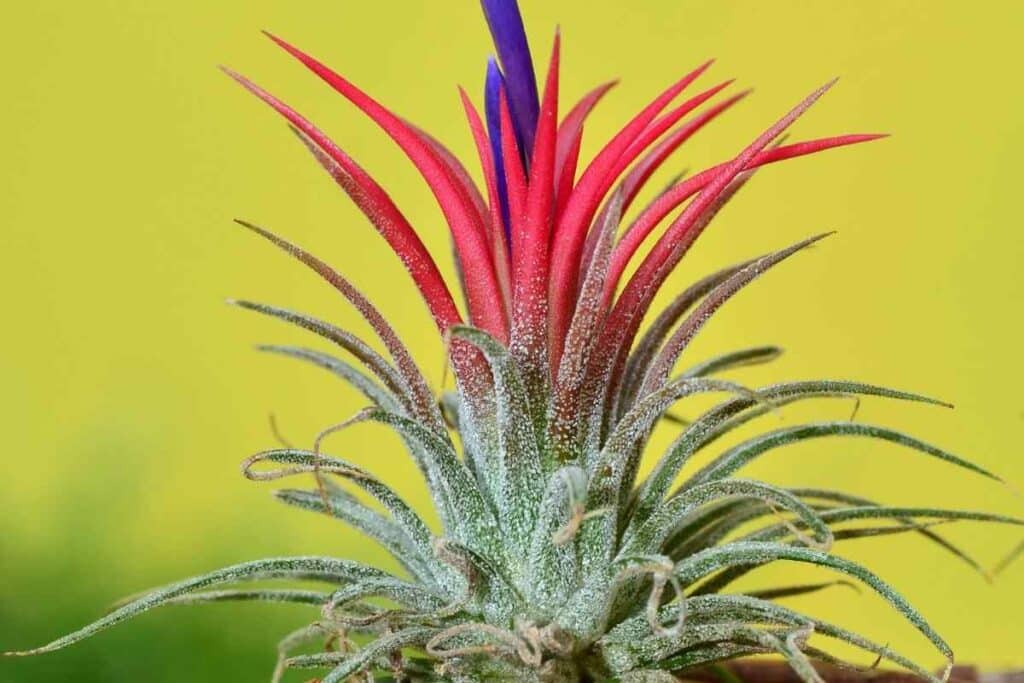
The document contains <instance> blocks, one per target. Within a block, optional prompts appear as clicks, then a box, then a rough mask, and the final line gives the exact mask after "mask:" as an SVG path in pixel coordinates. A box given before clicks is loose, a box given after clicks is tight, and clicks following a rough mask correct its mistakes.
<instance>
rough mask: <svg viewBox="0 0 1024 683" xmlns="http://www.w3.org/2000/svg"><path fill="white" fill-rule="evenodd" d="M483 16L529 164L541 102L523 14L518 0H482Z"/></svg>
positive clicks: (524, 163)
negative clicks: (503, 77) (503, 75)
mask: <svg viewBox="0 0 1024 683" xmlns="http://www.w3.org/2000/svg"><path fill="white" fill-rule="evenodd" d="M480 4H481V5H482V6H483V9H484V16H485V17H487V24H488V26H489V27H490V29H491V37H492V38H493V40H494V47H495V49H497V51H498V59H499V60H501V66H502V69H503V71H504V74H505V83H506V87H507V88H508V102H509V109H511V110H512V119H513V121H514V122H515V126H516V139H517V141H518V142H519V149H520V150H522V155H523V157H524V158H523V165H524V167H528V166H529V161H530V154H531V152H532V151H533V138H534V135H535V134H536V132H537V117H538V116H539V112H540V102H539V98H538V95H537V77H536V75H535V74H534V71H533V58H532V57H531V55H530V44H529V42H528V41H527V40H526V29H525V28H523V16H522V14H520V12H519V3H518V2H517V1H516V0H481V2H480Z"/></svg>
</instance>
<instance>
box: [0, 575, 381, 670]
mask: <svg viewBox="0 0 1024 683" xmlns="http://www.w3.org/2000/svg"><path fill="white" fill-rule="evenodd" d="M388 576H389V575H388V574H387V573H385V572H383V571H381V570H380V569H376V568H374V567H368V566H366V565H362V564H358V563H356V562H351V561H349V560H338V559H334V558H329V557H284V558H273V559H267V560H256V561H254V562H246V563H243V564H237V565H233V566H231V567H225V568H224V569H218V570H217V571H214V572H210V573H209V574H203V575H202V576H197V577H194V578H191V579H186V580H184V581H180V582H178V583H174V584H171V585H170V586H167V587H165V588H160V589H157V590H154V591H153V592H151V593H149V594H147V595H145V596H143V597H141V598H138V599H137V600H133V601H132V602H130V603H128V604H127V605H124V606H123V607H120V608H118V609H116V610H114V611H113V612H111V613H110V614H107V615H106V616H104V617H103V618H102V619H98V620H97V621H94V622H93V623H92V624H89V625H88V626H86V627H84V628H82V629H79V630H78V631H75V632H74V633H71V634H69V635H66V636H64V637H63V638H58V639H57V640H55V641H53V642H52V643H49V644H47V645H44V646H42V647H38V648H35V649H33V650H28V651H24V652H10V653H7V654H9V655H15V656H25V655H36V654H42V653H44V652H53V651H54V650H60V649H62V648H65V647H67V646H69V645H72V644H74V643H77V642H79V641H81V640H84V639H85V638H88V637H90V636H92V635H94V634H96V633H98V632H100V631H102V630H104V629H107V628H110V627H111V626H114V625H116V624H119V623H121V622H123V621H126V620H127V619H130V618H132V617H134V616H137V615H139V614H142V613H143V612H146V611H148V610H151V609H153V608H154V607H160V606H161V605H165V604H167V603H169V602H171V601H172V600H175V599H177V598H179V597H181V596H183V595H187V594H189V593H192V592H194V591H198V590H202V589H204V588H210V587H211V586H218V585H223V584H227V583H237V582H239V581H260V580H265V579H294V580H306V581H323V582H326V583H337V584H346V583H349V582H351V581H359V580H363V579H369V578H385V577H388Z"/></svg>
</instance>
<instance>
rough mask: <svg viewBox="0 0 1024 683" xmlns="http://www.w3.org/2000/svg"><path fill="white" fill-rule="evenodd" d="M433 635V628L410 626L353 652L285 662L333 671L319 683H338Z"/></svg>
mask: <svg viewBox="0 0 1024 683" xmlns="http://www.w3.org/2000/svg"><path fill="white" fill-rule="evenodd" d="M434 633H436V629H431V628H425V627H414V628H407V629H402V630H401V631H396V632H395V633H389V634H386V635H383V636H381V637H379V638H377V639H376V640H373V641H371V642H370V643H368V644H367V645H366V646H365V647H364V648H362V649H361V650H358V651H357V652H353V653H342V652H325V653H319V654H314V655H299V656H297V657H291V658H289V659H288V660H287V662H286V665H287V667H288V668H315V669H323V668H328V667H331V666H333V667H334V668H333V669H332V670H331V672H330V673H328V674H327V675H326V676H324V677H323V678H322V679H321V683H341V682H342V681H344V680H346V679H347V678H348V677H349V676H352V675H354V674H356V673H359V672H360V671H363V670H366V669H370V668H372V667H374V666H375V665H376V662H377V660H378V659H380V658H382V657H386V656H387V655H390V654H391V653H394V652H399V651H400V650H402V649H403V648H406V647H415V646H420V645H423V644H424V643H426V642H427V641H428V640H429V639H430V637H431V636H432V635H433V634H434Z"/></svg>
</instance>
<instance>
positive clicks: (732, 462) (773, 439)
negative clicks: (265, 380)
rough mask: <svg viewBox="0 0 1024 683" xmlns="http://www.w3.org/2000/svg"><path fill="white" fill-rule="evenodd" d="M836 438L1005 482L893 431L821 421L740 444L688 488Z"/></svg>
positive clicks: (965, 462)
mask: <svg viewBox="0 0 1024 683" xmlns="http://www.w3.org/2000/svg"><path fill="white" fill-rule="evenodd" d="M832 436H860V437H867V438H871V439H878V440H880V441H889V442H891V443H895V444H899V445H901V446H905V447H907V448H911V449H914V450H917V451H920V452H922V453H924V454H926V455H930V456H932V457H934V458H938V459H939V460H943V461H945V462H948V463H951V464H953V465H956V466H957V467H962V468H964V469H966V470H970V471H972V472H975V473H977V474H980V475H982V476H984V477H988V478H989V479H993V480H995V481H1002V480H1001V479H999V477H997V476H996V475H994V474H992V473H991V472H989V471H988V470H985V469H983V468H981V467H979V466H978V465H975V464H973V463H971V462H968V461H967V460H964V459H962V458H959V457H957V456H955V455H953V454H952V453H947V452H946V451H944V450H942V449H940V448H936V447H935V446H931V445H929V444H927V443H925V442H923V441H920V440H918V439H915V438H913V437H911V436H908V435H906V434H903V433H902V432H898V431H896V430H893V429H888V428H885V427H876V426H872V425H866V424H861V423H859V422H818V423H812V424H804V425H798V426H796V427H787V428H785V429H779V430H776V431H774V432H769V433H767V434H763V435H761V436H759V437H756V438H754V439H751V440H750V441H746V442H744V443H742V444H739V445H738V446H735V447H733V448H731V449H729V450H728V451H726V452H725V453H723V454H722V455H721V456H719V457H718V458H716V459H715V460H714V461H712V462H711V463H710V464H708V465H707V466H705V467H704V468H703V469H701V470H700V471H699V472H697V473H696V474H695V475H694V476H693V477H692V478H691V479H690V480H689V481H688V482H687V483H686V487H690V486H694V485H696V484H699V483H703V482H705V481H710V480H714V479H722V478H724V477H728V476H729V475H731V474H732V473H733V472H735V471H736V470H738V469H740V468H741V467H743V466H744V465H746V464H747V463H749V462H750V461H752V460H754V459H755V458H757V457H758V456H760V455H762V454H763V453H766V452H767V451H769V450H772V449H773V448H777V447H779V446H786V445H789V444H792V443H797V442H800V441H805V440H807V439H816V438H822V437H832Z"/></svg>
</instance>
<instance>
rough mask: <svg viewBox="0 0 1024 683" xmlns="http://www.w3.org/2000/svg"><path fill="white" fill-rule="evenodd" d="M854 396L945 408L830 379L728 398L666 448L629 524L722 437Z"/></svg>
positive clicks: (914, 397) (644, 514)
mask: <svg viewBox="0 0 1024 683" xmlns="http://www.w3.org/2000/svg"><path fill="white" fill-rule="evenodd" d="M855 395H856V396H879V397H884V398H891V399H898V400H904V401H915V402H920V403H931V404H936V405H945V404H942V403H941V402H939V401H935V400H934V399H930V398H926V397H924V396H919V395H917V394H910V393H907V392H902V391H896V390H894V389H887V388H885V387H879V386H875V385H871V384H864V383H861V382H843V381H831V380H821V381H807V382H787V383H784V384H777V385H774V386H769V387H765V388H763V389H760V390H759V391H758V392H757V396H756V397H742V396H741V397H738V398H734V399H730V400H729V401H726V402H724V403H721V404H719V405H718V406H715V407H714V408H712V409H711V410H709V411H708V412H707V413H705V414H704V415H702V416H701V417H700V418H698V419H697V420H695V421H694V422H693V424H691V425H690V426H689V427H687V428H686V430H684V431H683V433H682V434H681V435H680V436H679V438H677V439H676V440H675V441H674V442H673V443H672V445H671V446H669V449H668V451H667V452H666V453H665V455H664V456H662V457H661V458H660V459H659V460H658V462H657V463H656V464H655V466H654V469H653V471H652V472H651V474H650V475H649V476H648V477H647V479H646V480H644V482H643V484H642V485H641V486H640V488H639V490H638V491H637V493H636V495H635V498H634V503H633V505H632V521H631V524H632V525H633V526H636V525H638V524H641V523H643V522H644V521H645V520H646V519H647V517H648V516H649V515H650V514H651V512H652V511H653V510H654V508H655V507H657V505H658V503H659V501H660V500H661V499H662V498H663V497H664V496H665V495H666V494H667V493H668V491H669V489H670V488H671V486H672V483H673V482H674V481H675V479H676V477H677V476H678V475H679V473H680V471H682V468H683V466H684V465H685V464H686V462H687V461H688V460H689V459H690V458H691V457H692V456H693V455H694V454H695V453H696V452H697V451H699V450H700V449H701V448H703V447H704V446H706V445H708V444H709V443H711V442H712V441H714V440H715V439H717V438H718V437H720V436H721V435H723V434H725V433H727V432H729V431H730V430H732V429H735V428H737V427H739V426H741V425H743V424H745V423H746V422H748V421H750V420H752V419H754V418H755V417H757V416H759V415H763V414H764V413H766V412H768V411H769V410H776V409H777V408H778V407H779V406H782V405H785V404H787V403H792V402H795V401H801V400H806V399H811V398H822V397H835V396H855ZM751 409H753V410H751Z"/></svg>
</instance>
